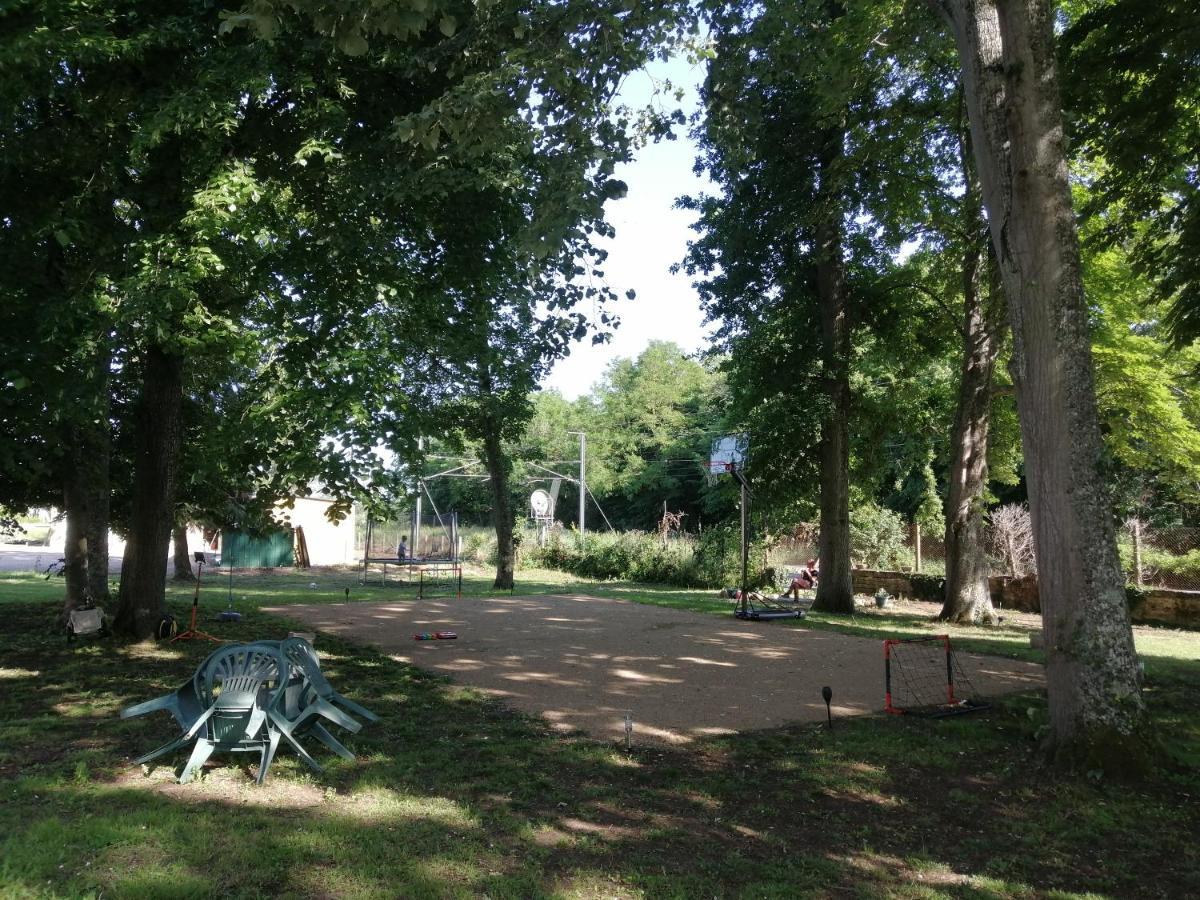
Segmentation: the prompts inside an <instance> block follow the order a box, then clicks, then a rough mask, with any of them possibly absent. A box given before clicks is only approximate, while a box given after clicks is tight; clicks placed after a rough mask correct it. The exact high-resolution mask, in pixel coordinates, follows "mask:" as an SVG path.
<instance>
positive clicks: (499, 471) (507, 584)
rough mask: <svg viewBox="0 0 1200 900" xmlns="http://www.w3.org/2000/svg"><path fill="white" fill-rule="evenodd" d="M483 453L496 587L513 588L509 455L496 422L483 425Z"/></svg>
mask: <svg viewBox="0 0 1200 900" xmlns="http://www.w3.org/2000/svg"><path fill="white" fill-rule="evenodd" d="M484 429H485V433H484V437H483V453H484V462H485V463H486V464H487V470H488V474H489V475H490V476H491V485H492V510H493V513H494V515H495V528H496V580H495V581H494V582H492V587H493V588H495V589H496V590H504V591H508V590H512V587H513V578H514V573H515V570H516V562H517V553H516V546H515V545H514V543H513V511H512V500H511V498H510V496H509V493H508V470H509V461H508V456H507V454H505V452H504V448H503V446H502V445H501V442H500V429H499V428H498V427H496V426H495V423H493V422H491V421H488V422H486V423H485V424H484Z"/></svg>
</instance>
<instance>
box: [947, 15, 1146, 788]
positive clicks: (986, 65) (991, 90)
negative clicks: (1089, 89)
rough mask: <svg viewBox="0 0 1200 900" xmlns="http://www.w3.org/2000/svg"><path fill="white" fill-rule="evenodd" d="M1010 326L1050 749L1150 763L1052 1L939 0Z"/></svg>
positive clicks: (1117, 766) (1097, 765)
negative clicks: (1105, 460) (1071, 179)
mask: <svg viewBox="0 0 1200 900" xmlns="http://www.w3.org/2000/svg"><path fill="white" fill-rule="evenodd" d="M938 5H939V6H940V8H941V9H942V11H943V12H944V13H945V14H946V15H947V17H948V19H949V21H950V23H951V25H952V27H953V30H954V34H955V39H956V41H957V43H958V48H959V53H960V56H961V58H962V64H963V77H964V84H965V86H966V95H967V100H968V111H969V114H970V119H971V133H972V138H973V142H974V147H975V156H976V163H977V168H978V171H979V176H980V182H981V184H982V186H983V196H984V203H985V205H986V206H987V210H988V221H989V227H990V229H991V234H992V242H993V244H994V246H995V249H996V256H997V259H998V262H999V265H1000V272H1001V277H1002V280H1003V284H1004V291H1005V295H1006V297H1007V298H1008V307H1009V318H1010V322H1011V325H1012V331H1013V366H1012V368H1013V381H1014V384H1015V386H1016V390H1017V405H1018V410H1019V413H1020V420H1021V438H1022V445H1023V448H1024V453H1025V473H1026V479H1027V482H1028V485H1029V497H1030V508H1031V514H1032V517H1033V527H1034V549H1035V552H1036V554H1037V560H1038V579H1039V592H1040V595H1041V602H1042V619H1043V627H1044V631H1045V638H1046V685H1047V693H1048V696H1049V705H1050V731H1049V736H1048V749H1049V750H1050V752H1051V754H1052V756H1053V757H1054V759H1055V760H1056V761H1058V762H1059V763H1062V764H1064V765H1069V766H1082V767H1086V768H1088V769H1099V770H1103V771H1106V772H1110V773H1113V774H1122V773H1129V772H1131V771H1136V770H1137V769H1139V768H1140V767H1142V766H1144V765H1145V764H1146V763H1147V762H1148V759H1149V757H1148V754H1147V752H1146V746H1147V745H1146V743H1145V740H1146V736H1147V728H1148V724H1147V719H1146V708H1145V703H1144V701H1143V700H1142V697H1141V692H1140V682H1139V675H1138V667H1137V656H1136V654H1135V652H1134V647H1133V634H1132V629H1131V627H1130V621H1129V611H1128V608H1127V605H1126V601H1125V590H1124V576H1123V574H1122V572H1121V567H1120V562H1119V559H1118V556H1117V546H1116V535H1115V530H1114V525H1113V513H1112V508H1111V504H1110V501H1109V497H1108V495H1107V492H1106V490H1105V486H1104V483H1103V480H1102V478H1101V474H1100V460H1101V450H1102V447H1101V441H1100V429H1099V424H1098V417H1097V412H1096V398H1095V388H1094V384H1093V372H1092V360H1091V345H1090V340H1089V333H1088V322H1087V308H1086V306H1085V303H1084V297H1083V283H1082V277H1081V266H1080V257H1079V239H1078V235H1077V233H1076V230H1075V216H1074V210H1073V209H1072V205H1071V194H1070V187H1069V183H1068V178H1067V165H1066V154H1065V147H1064V137H1063V124H1062V105H1061V100H1060V96H1059V88H1058V72H1057V66H1056V62H1055V55H1054V34H1053V22H1052V16H1053V7H1052V4H1051V3H1049V2H1048V0H939V3H938Z"/></svg>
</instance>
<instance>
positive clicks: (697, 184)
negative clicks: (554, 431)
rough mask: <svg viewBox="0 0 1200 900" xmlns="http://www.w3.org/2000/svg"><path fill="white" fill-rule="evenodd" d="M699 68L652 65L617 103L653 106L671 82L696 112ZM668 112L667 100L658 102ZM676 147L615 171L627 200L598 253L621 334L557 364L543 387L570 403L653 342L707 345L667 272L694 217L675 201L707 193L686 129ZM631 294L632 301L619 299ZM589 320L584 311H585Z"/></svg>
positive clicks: (685, 282)
mask: <svg viewBox="0 0 1200 900" xmlns="http://www.w3.org/2000/svg"><path fill="white" fill-rule="evenodd" d="M704 74H705V68H704V65H703V64H697V65H695V66H693V65H691V64H689V63H688V62H687V60H686V59H684V58H683V57H676V58H674V59H672V60H670V61H668V62H665V63H655V64H654V65H652V66H650V67H649V71H648V73H646V72H640V73H637V74H635V75H631V76H630V77H629V79H628V80H627V81H626V83H625V85H624V87H623V88H622V90H621V94H620V98H619V99H620V101H621V102H623V103H625V104H626V105H628V106H630V107H633V108H637V107H641V106H645V105H646V104H647V103H648V102H649V101H650V99H651V95H652V93H653V90H654V84H655V80H659V81H661V80H663V79H667V80H670V81H671V83H672V84H673V85H674V86H675V87H679V88H683V89H684V91H685V96H684V99H683V103H682V104H681V105H682V108H683V111H684V114H685V115H690V114H691V113H692V112H693V111H694V110H695V109H696V107H697V105H698V102H699V98H698V94H697V91H698V88H699V86H700V84H701V82H702V81H703V80H704ZM658 102H659V103H660V104H661V105H662V106H665V107H667V108H673V107H674V106H675V105H676V104H675V101H674V100H673V99H671V98H662V99H661V100H659V101H658ZM676 133H677V134H678V138H677V140H674V141H662V142H660V143H657V144H651V145H649V146H647V147H644V148H643V149H642V150H641V151H639V152H638V154H637V158H636V159H635V160H634V162H632V163H630V164H628V165H624V166H620V167H618V169H617V171H616V173H615V176H614V177H616V178H619V179H621V180H622V181H624V182H626V184H628V185H629V194H628V196H627V197H625V198H623V199H621V200H616V201H611V202H610V203H609V205H608V207H607V211H608V220H609V222H611V223H612V225H613V227H614V228H616V232H617V234H616V237H615V238H614V239H613V240H612V241H608V242H606V243H605V245H604V246H606V247H607V249H608V250H609V257H608V261H607V262H606V263H605V265H604V273H605V280H606V281H607V282H608V285H609V287H611V288H612V289H613V290H614V291H616V293H617V294H618V295H619V296H620V298H621V299H620V300H619V301H618V302H615V303H613V304H612V305H611V306H610V307H609V309H610V311H611V312H613V313H615V314H616V315H617V316H619V317H620V319H621V326H620V327H619V328H618V329H617V330H616V331H615V332H614V333H613V337H612V340H611V341H610V342H609V343H607V344H602V345H600V346H592V345H591V343H590V342H589V341H588V340H585V341H583V342H581V343H578V344H575V345H573V346H572V349H571V355H570V356H569V357H567V358H566V359H563V360H560V361H559V362H558V363H557V364H556V365H555V367H554V369H553V370H552V371H551V373H550V374H549V375H548V376H547V377H546V379H545V380H544V381H543V383H542V385H543V387H547V388H553V389H556V390H558V391H560V392H562V394H563V395H564V396H566V397H567V398H568V399H574V398H576V397H578V396H580V395H581V394H586V393H587V392H588V391H589V390H590V389H591V387H592V386H593V385H594V384H595V383H596V382H597V381H598V380H599V378H600V376H601V375H602V374H603V373H604V370H605V368H606V367H607V366H608V364H609V363H611V362H612V361H614V360H616V359H619V358H621V357H636V356H637V355H639V354H640V353H641V352H642V351H643V350H645V349H646V346H647V345H648V344H649V343H650V342H651V341H654V340H667V341H674V342H675V343H676V344H678V345H679V346H680V347H681V348H682V349H683V350H684V351H685V352H692V351H696V350H700V349H702V348H703V347H704V346H705V345H706V344H707V338H706V332H707V329H705V327H704V325H703V321H704V314H703V313H702V312H701V309H700V301H699V298H698V297H697V296H696V292H695V290H693V288H692V286H691V283H690V279H689V278H688V277H687V276H686V275H684V274H682V273H681V274H679V275H672V274H671V273H670V268H671V266H672V265H673V264H674V263H677V262H680V261H681V260H682V259H683V256H684V254H685V253H686V252H687V242H688V240H689V239H690V238H692V237H694V232H692V231H691V230H690V228H689V227H688V226H689V225H690V224H691V223H692V222H693V221H694V219H695V215H694V214H693V213H690V212H686V211H684V210H678V209H675V208H674V205H675V200H676V198H678V197H680V196H682V195H684V194H698V193H701V192H702V191H704V190H705V189H706V187H707V185H708V182H707V181H706V180H703V179H701V178H699V177H697V176H696V175H695V174H693V172H692V164H693V162H694V160H695V156H696V146H695V144H694V143H693V142H692V141H691V140H690V139H688V137H687V134H686V132H685V129H684V128H682V127H679V128H677V129H676ZM630 288H632V289H633V290H634V291H636V292H637V298H636V299H635V300H627V299H625V291H627V290H629V289H630ZM589 312H590V310H589Z"/></svg>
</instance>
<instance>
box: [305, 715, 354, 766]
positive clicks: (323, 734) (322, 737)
mask: <svg viewBox="0 0 1200 900" xmlns="http://www.w3.org/2000/svg"><path fill="white" fill-rule="evenodd" d="M309 730H310V731H311V732H312V736H313V737H315V738H316V739H317V740H318V741H320V742H321V743H322V744H324V745H325V746H326V747H328V748H329V749H330V750H332V751H333V752H334V753H336V754H337V755H338V756H340V757H341V758H342V759H348V760H351V761H353V760H354V759H355V756H354V754H353V753H351V752H350V751H349V750H348V749H346V745H345V744H343V743H342V742H341V741H339V740H338V739H337V738H335V737H334V736H333V735H332V734H330V733H329V732H328V731H327V730H326V729H325V726H323V725H321V724H320V723H319V722H313V724H312V727H311V728H310V729H309Z"/></svg>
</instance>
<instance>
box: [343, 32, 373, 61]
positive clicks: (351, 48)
mask: <svg viewBox="0 0 1200 900" xmlns="http://www.w3.org/2000/svg"><path fill="white" fill-rule="evenodd" d="M338 49H339V50H341V51H342V52H343V53H345V54H346V55H347V56H362V55H363V54H364V53H366V52H367V50H368V49H370V48H369V46H368V44H367V39H366V38H365V37H363V36H362V35H361V34H360V33H359V32H357V31H352V32H349V33H348V34H343V35H342V36H341V37H340V38H338Z"/></svg>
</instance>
